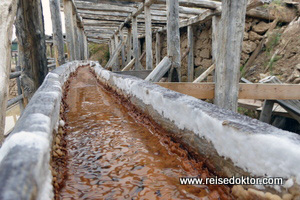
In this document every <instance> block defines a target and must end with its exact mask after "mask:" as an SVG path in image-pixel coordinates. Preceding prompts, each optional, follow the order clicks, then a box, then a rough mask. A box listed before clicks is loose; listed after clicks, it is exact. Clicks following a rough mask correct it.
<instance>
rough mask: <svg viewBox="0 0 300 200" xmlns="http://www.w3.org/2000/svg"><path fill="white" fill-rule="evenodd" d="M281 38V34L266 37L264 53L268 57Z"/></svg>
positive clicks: (276, 33) (275, 33)
mask: <svg viewBox="0 0 300 200" xmlns="http://www.w3.org/2000/svg"><path fill="white" fill-rule="evenodd" d="M280 38H281V33H279V32H274V33H272V34H271V35H270V36H269V37H268V43H267V44H266V48H265V50H266V52H267V53H268V56H270V53H271V52H272V51H273V49H274V47H276V46H277V45H278V44H279V42H280Z"/></svg>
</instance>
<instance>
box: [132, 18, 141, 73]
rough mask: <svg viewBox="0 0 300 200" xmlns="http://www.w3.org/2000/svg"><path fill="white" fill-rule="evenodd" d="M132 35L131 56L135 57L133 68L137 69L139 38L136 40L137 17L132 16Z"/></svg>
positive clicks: (138, 67) (138, 66)
mask: <svg viewBox="0 0 300 200" xmlns="http://www.w3.org/2000/svg"><path fill="white" fill-rule="evenodd" d="M132 35H133V36H132V37H133V41H132V43H133V57H134V58H135V65H134V66H135V67H134V69H135V70H139V69H140V65H139V57H140V54H139V40H138V25H137V18H136V17H133V18H132Z"/></svg>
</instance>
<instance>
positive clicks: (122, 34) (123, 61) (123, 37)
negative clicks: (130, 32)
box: [120, 30, 126, 68]
mask: <svg viewBox="0 0 300 200" xmlns="http://www.w3.org/2000/svg"><path fill="white" fill-rule="evenodd" d="M120 38H121V41H123V40H125V36H124V32H123V30H121V31H120ZM125 43H126V42H125ZM121 58H122V68H123V67H124V66H125V64H126V63H125V45H123V46H122V50H121Z"/></svg>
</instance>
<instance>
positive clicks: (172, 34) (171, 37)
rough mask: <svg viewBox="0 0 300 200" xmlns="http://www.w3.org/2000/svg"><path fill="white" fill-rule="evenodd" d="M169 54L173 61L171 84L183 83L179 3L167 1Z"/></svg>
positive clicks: (170, 73) (174, 0)
mask: <svg viewBox="0 0 300 200" xmlns="http://www.w3.org/2000/svg"><path fill="white" fill-rule="evenodd" d="M167 52H168V56H169V58H170V59H171V63H172V64H171V69H170V72H169V81H170V82H180V81H181V70H180V67H181V57H180V32H179V2H178V0H167Z"/></svg>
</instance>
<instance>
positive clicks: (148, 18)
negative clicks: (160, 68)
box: [145, 6, 153, 70]
mask: <svg viewBox="0 0 300 200" xmlns="http://www.w3.org/2000/svg"><path fill="white" fill-rule="evenodd" d="M145 16H146V17H145V26H146V27H145V28H146V29H145V31H146V69H148V70H151V69H153V53H152V25H151V8H150V6H145Z"/></svg>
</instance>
